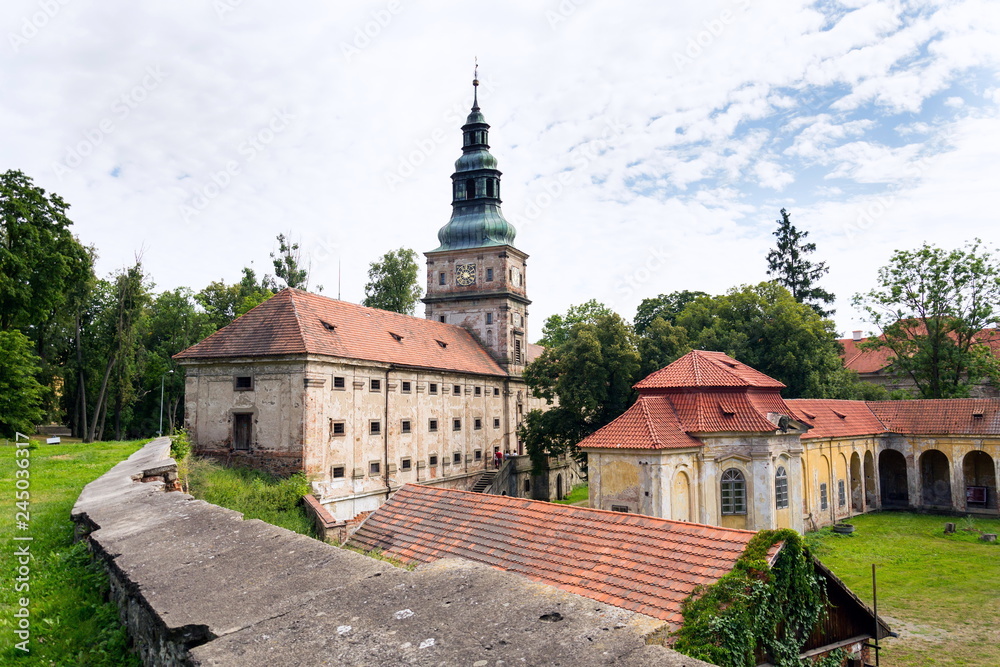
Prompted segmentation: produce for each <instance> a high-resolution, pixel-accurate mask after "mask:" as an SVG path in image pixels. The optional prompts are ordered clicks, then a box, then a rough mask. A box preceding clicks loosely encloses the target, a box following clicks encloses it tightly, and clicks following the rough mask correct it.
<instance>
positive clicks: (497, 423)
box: [493, 417, 500, 428]
mask: <svg viewBox="0 0 1000 667" xmlns="http://www.w3.org/2000/svg"><path fill="white" fill-rule="evenodd" d="M493 428H500V418H499V417H494V418H493Z"/></svg>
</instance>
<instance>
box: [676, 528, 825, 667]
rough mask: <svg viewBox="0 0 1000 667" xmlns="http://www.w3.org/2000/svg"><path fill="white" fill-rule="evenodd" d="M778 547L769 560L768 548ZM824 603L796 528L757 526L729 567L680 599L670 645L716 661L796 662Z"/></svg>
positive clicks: (779, 666) (791, 665) (736, 665)
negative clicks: (680, 618)
mask: <svg viewBox="0 0 1000 667" xmlns="http://www.w3.org/2000/svg"><path fill="white" fill-rule="evenodd" d="M778 542H784V543H785V544H784V547H783V548H782V549H781V551H779V552H778V556H777V557H776V558H775V561H774V564H773V565H772V566H770V567H769V566H768V564H767V552H768V550H770V548H771V547H772V546H773V545H775V544H777V543H778ZM825 610H826V589H825V586H824V583H823V580H822V579H821V578H820V577H819V576H818V575H817V574H816V572H815V568H814V567H813V564H812V559H811V558H810V557H809V553H808V551H807V550H806V549H805V547H804V546H803V543H802V538H801V537H800V536H799V534H798V533H797V532H795V531H794V530H788V529H785V530H762V531H760V532H759V533H757V534H756V535H755V536H754V537H753V539H751V540H750V543H749V544H747V547H746V549H745V550H744V551H743V555H742V556H740V558H739V560H737V561H736V564H735V565H734V567H733V569H732V571H731V572H729V573H728V574H726V575H724V576H723V577H722V578H720V579H719V580H718V581H717V582H715V583H714V584H712V585H711V586H707V587H704V586H703V587H699V589H697V590H695V592H694V593H693V594H692V595H691V597H690V598H688V599H687V600H686V601H685V603H684V608H683V615H684V625H683V626H682V627H681V629H680V630H678V631H677V632H676V633H675V636H676V641H675V642H674V646H673V647H674V649H675V650H677V651H680V652H681V653H684V654H686V655H689V656H691V657H692V658H698V659H701V660H705V661H707V662H711V663H714V664H717V665H721V666H722V667H753V666H754V665H756V664H757V654H758V652H763V653H765V654H767V655H768V656H769V657H770V659H771V662H772V664H774V665H775V666H776V667H799V665H800V660H799V654H800V653H801V648H802V646H803V645H804V644H805V642H806V640H807V639H808V638H809V635H810V633H811V632H812V630H813V629H814V628H815V627H816V624H817V623H819V622H820V620H822V618H823V614H824V613H825Z"/></svg>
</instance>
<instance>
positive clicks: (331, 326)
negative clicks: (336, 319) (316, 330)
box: [320, 320, 337, 331]
mask: <svg viewBox="0 0 1000 667" xmlns="http://www.w3.org/2000/svg"><path fill="white" fill-rule="evenodd" d="M320 323H321V324H322V325H323V328H324V329H326V330H327V331H336V330H337V326H336V325H335V324H330V323H329V322H327V321H325V320H320Z"/></svg>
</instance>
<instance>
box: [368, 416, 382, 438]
mask: <svg viewBox="0 0 1000 667" xmlns="http://www.w3.org/2000/svg"><path fill="white" fill-rule="evenodd" d="M368 435H382V420H380V419H370V420H369V421H368Z"/></svg>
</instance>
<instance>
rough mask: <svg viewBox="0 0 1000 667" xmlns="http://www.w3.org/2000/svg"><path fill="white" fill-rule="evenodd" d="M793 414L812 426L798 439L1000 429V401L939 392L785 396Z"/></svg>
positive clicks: (995, 431)
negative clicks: (884, 396)
mask: <svg viewBox="0 0 1000 667" xmlns="http://www.w3.org/2000/svg"><path fill="white" fill-rule="evenodd" d="M787 403H788V405H789V406H791V408H792V410H793V412H794V413H795V417H796V419H799V420H801V421H803V422H805V423H806V424H809V425H810V426H812V429H810V430H809V431H808V432H807V433H806V434H804V435H803V436H802V439H803V440H809V439H815V438H842V437H850V436H863V435H880V434H883V433H898V434H900V435H914V436H916V435H922V436H934V435H938V436H944V435H963V436H969V435H990V436H996V435H998V434H1000V402H998V401H996V400H993V399H977V398H941V399H924V400H914V401H867V402H865V401H836V400H830V399H817V398H798V399H790V400H788V401H787Z"/></svg>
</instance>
